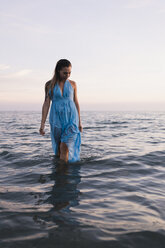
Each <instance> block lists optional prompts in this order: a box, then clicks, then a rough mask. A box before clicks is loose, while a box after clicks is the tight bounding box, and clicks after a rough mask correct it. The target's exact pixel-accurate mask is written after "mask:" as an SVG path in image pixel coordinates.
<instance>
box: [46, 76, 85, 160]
mask: <svg viewBox="0 0 165 248" xmlns="http://www.w3.org/2000/svg"><path fill="white" fill-rule="evenodd" d="M49 95H50V99H51V100H52V105H51V109H50V113H49V123H50V134H51V141H52V148H53V151H54V154H55V155H57V153H58V148H59V143H60V142H64V143H65V144H66V145H67V147H68V150H69V157H68V162H75V161H79V160H80V145H81V133H80V131H79V116H78V111H77V108H76V105H75V102H74V100H73V99H74V89H73V87H72V85H71V84H70V82H69V80H66V81H65V83H64V88H63V95H62V93H61V89H60V87H59V84H58V83H56V84H55V86H54V89H53V97H51V90H49Z"/></svg>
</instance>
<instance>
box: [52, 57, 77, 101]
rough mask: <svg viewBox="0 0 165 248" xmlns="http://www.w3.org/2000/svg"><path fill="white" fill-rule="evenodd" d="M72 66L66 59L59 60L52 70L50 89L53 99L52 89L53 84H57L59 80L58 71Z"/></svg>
mask: <svg viewBox="0 0 165 248" xmlns="http://www.w3.org/2000/svg"><path fill="white" fill-rule="evenodd" d="M69 66H72V64H71V62H70V61H69V60H67V59H60V60H59V61H58V62H57V63H56V66H55V69H54V75H53V78H52V79H51V83H50V88H49V89H51V97H53V89H54V86H55V84H56V83H57V80H59V79H60V73H59V71H60V70H61V69H62V68H63V67H69Z"/></svg>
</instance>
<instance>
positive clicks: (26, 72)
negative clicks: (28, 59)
mask: <svg viewBox="0 0 165 248" xmlns="http://www.w3.org/2000/svg"><path fill="white" fill-rule="evenodd" d="M31 72H32V70H29V69H23V70H20V71H17V72H14V73H8V74H4V75H1V76H0V77H1V78H3V79H5V78H6V79H11V78H22V77H25V76H27V75H29V74H30V73H31Z"/></svg>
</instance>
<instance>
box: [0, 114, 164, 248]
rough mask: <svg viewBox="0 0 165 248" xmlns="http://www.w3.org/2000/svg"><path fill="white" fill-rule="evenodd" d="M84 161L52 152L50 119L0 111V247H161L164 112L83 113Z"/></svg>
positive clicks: (162, 247)
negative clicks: (70, 160)
mask: <svg viewBox="0 0 165 248" xmlns="http://www.w3.org/2000/svg"><path fill="white" fill-rule="evenodd" d="M81 119H82V125H83V133H82V135H81V139H82V145H81V160H80V161H79V162H76V163H70V164H64V163H62V162H61V161H60V160H59V159H58V158H56V157H55V156H54V154H53V150H52V146H51V139H50V128H49V122H48V117H47V121H46V128H45V132H46V134H45V136H41V135H40V134H39V128H40V121H41V112H37V111H31V112H30V111H26V112H23V111H22V112H21V111H20V112H19V111H18V112H17V111H16V112H14V111H11V112H10V111H9V112H0V120H1V121H0V130H1V132H0V142H1V150H0V240H1V241H0V247H2V248H22V247H23V248H54V247H55V248H63V247H65V248H72V247H75V248H77V247H78V248H82V247H84V248H88V247H90V248H91V247H96V248H97V247H99V248H101V247H104V248H106V247H112V248H143V247H144V248H164V247H165V112H152V111H150V112H149V111H140V112H138V111H136V112H133V111H132V112H131V111H130V112H126V111H125V112H124V111H123V112H120V111H114V112H113V111H111V112H108V111H107V112H105V111H102V112H97V111H96V112H94V111H82V112H81Z"/></svg>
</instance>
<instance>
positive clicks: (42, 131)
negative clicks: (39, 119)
mask: <svg viewBox="0 0 165 248" xmlns="http://www.w3.org/2000/svg"><path fill="white" fill-rule="evenodd" d="M39 132H40V134H41V135H45V131H44V125H41V127H40V129H39Z"/></svg>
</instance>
